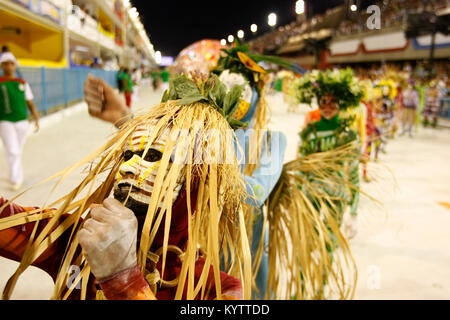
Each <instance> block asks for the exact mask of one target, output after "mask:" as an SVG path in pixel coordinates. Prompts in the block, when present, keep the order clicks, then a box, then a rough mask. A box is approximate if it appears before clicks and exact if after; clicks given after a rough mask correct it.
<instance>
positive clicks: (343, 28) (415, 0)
mask: <svg viewBox="0 0 450 320" xmlns="http://www.w3.org/2000/svg"><path fill="white" fill-rule="evenodd" d="M378 5H379V7H380V8H383V4H382V3H381V2H380V3H379V4H378ZM447 5H448V1H447V0H430V1H420V0H397V1H390V2H389V4H388V5H386V6H385V8H384V9H383V11H382V13H381V15H382V16H381V28H391V27H400V26H402V25H404V24H405V23H406V19H407V17H408V14H411V13H420V12H424V11H427V12H437V11H439V10H442V9H445V8H446V7H447ZM358 15H360V16H359V17H356V16H353V17H351V16H350V17H349V19H346V20H344V21H342V22H341V24H340V26H339V28H338V29H337V32H336V34H337V35H341V36H343V35H350V34H355V33H360V32H363V31H366V30H367V26H366V24H364V23H361V21H366V20H367V18H368V17H369V14H368V13H367V12H366V11H365V10H362V11H361V12H359V13H358ZM361 16H362V18H361Z"/></svg>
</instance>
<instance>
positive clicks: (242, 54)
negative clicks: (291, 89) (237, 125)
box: [213, 45, 293, 299]
mask: <svg viewBox="0 0 450 320" xmlns="http://www.w3.org/2000/svg"><path fill="white" fill-rule="evenodd" d="M222 51H223V52H224V53H225V55H223V56H222V57H221V58H220V59H219V61H218V63H217V67H216V68H215V69H214V70H213V72H214V73H216V74H218V75H219V76H220V79H221V80H222V81H223V82H224V83H225V84H226V85H227V87H228V88H229V87H231V86H233V85H236V84H237V85H243V86H244V88H245V89H244V95H243V96H242V99H241V105H240V106H239V109H238V110H237V112H236V114H235V115H234V117H235V118H236V119H239V120H241V121H243V122H246V123H247V124H248V125H247V126H246V127H245V128H243V129H240V130H237V131H236V136H237V137H238V141H239V146H240V147H241V148H242V150H243V154H242V159H241V160H243V161H242V162H241V163H243V165H242V166H241V169H242V174H243V175H244V179H245V182H246V186H247V192H248V193H249V194H250V195H251V196H252V197H249V198H248V199H247V201H246V203H247V206H246V207H245V208H246V212H247V214H246V215H247V216H248V217H251V218H249V219H250V221H249V224H248V230H249V231H248V232H249V238H250V239H251V248H252V258H253V275H254V277H255V285H256V286H255V288H254V290H253V295H252V296H253V298H254V299H262V298H264V297H265V296H267V295H266V288H267V279H268V276H269V275H268V272H269V271H268V256H267V251H266V248H267V245H268V233H267V232H266V231H265V229H266V227H265V225H266V223H265V221H266V218H265V216H264V211H263V209H262V207H263V206H264V203H265V202H266V200H267V198H268V196H269V194H270V192H271V191H272V189H273V188H274V186H275V184H276V183H277V181H278V179H279V177H280V174H281V169H282V166H283V156H284V153H285V149H286V137H285V136H284V134H283V133H282V132H274V131H269V130H268V128H267V124H268V121H269V118H270V115H269V106H268V103H267V101H266V97H265V96H266V92H267V90H268V88H269V86H270V83H269V80H268V77H267V73H268V72H267V71H266V70H265V69H264V68H262V67H261V66H260V65H258V63H257V62H260V61H266V62H271V63H275V64H278V65H280V66H283V67H284V68H292V67H293V66H292V65H291V64H290V63H288V62H285V61H283V60H282V59H280V58H278V57H271V56H264V55H259V54H249V53H248V47H247V46H239V45H235V46H234V47H233V48H230V49H228V50H225V49H223V50H222ZM250 101H251V103H250ZM268 296H269V297H270V293H269V294H268Z"/></svg>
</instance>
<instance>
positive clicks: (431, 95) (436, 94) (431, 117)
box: [423, 80, 442, 128]
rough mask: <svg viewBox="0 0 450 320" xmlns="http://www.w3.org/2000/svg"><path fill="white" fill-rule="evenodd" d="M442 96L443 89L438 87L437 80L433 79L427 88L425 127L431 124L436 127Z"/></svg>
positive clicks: (424, 112)
mask: <svg viewBox="0 0 450 320" xmlns="http://www.w3.org/2000/svg"><path fill="white" fill-rule="evenodd" d="M441 98H442V95H441V91H440V90H439V89H438V86H437V82H436V81H435V80H433V81H431V82H430V87H429V88H428V89H427V90H426V106H425V109H424V110H423V125H424V127H427V126H428V125H429V124H431V125H432V126H433V128H436V126H437V122H438V113H439V106H440V99H441ZM430 121H431V123H430Z"/></svg>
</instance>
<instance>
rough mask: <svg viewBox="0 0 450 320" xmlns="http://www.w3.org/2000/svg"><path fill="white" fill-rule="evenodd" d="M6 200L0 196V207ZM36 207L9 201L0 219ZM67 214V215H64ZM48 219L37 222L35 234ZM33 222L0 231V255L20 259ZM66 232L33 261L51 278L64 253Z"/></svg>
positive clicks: (0, 213) (32, 227) (54, 276)
mask: <svg viewBox="0 0 450 320" xmlns="http://www.w3.org/2000/svg"><path fill="white" fill-rule="evenodd" d="M6 202H7V200H5V199H3V198H1V197H0V207H1V206H3V205H4V204H5V203H6ZM34 209H38V208H37V207H36V208H24V207H21V206H19V205H17V204H14V203H11V204H9V205H8V206H6V207H5V209H4V210H3V211H1V212H0V219H1V218H5V217H9V216H12V215H15V214H18V213H22V212H26V211H30V210H34ZM66 216H67V215H66ZM66 216H65V217H66ZM47 223H48V220H41V221H40V222H39V226H38V230H37V233H36V234H39V232H40V231H42V229H43V228H44V227H45V226H46V225H47ZM34 226H35V222H30V223H27V224H24V225H21V226H17V227H12V228H9V229H5V230H2V231H0V256H2V257H5V258H8V259H11V260H14V261H18V262H19V261H21V260H22V256H23V254H24V252H25V249H26V247H27V244H28V240H29V239H30V236H31V234H32V232H33V229H34ZM67 236H68V235H67V232H66V234H64V235H62V236H61V237H60V238H59V239H58V240H57V241H55V242H54V243H53V244H52V245H51V246H50V247H49V248H48V249H47V250H46V251H45V252H44V253H43V254H42V255H41V256H40V257H39V258H38V259H37V260H36V261H35V262H34V263H33V265H34V266H36V267H38V268H40V269H42V270H44V271H45V272H47V273H48V274H49V275H50V276H51V277H52V278H53V279H55V278H56V276H57V272H58V268H59V266H60V262H61V258H62V256H63V254H64V250H65V246H66V244H67Z"/></svg>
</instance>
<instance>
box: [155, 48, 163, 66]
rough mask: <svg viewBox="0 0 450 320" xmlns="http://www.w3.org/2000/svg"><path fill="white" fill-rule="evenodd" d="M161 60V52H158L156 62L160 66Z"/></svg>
mask: <svg viewBox="0 0 450 320" xmlns="http://www.w3.org/2000/svg"><path fill="white" fill-rule="evenodd" d="M161 59H162V57H161V51H156V52H155V62H156V63H157V64H160V63H161Z"/></svg>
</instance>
